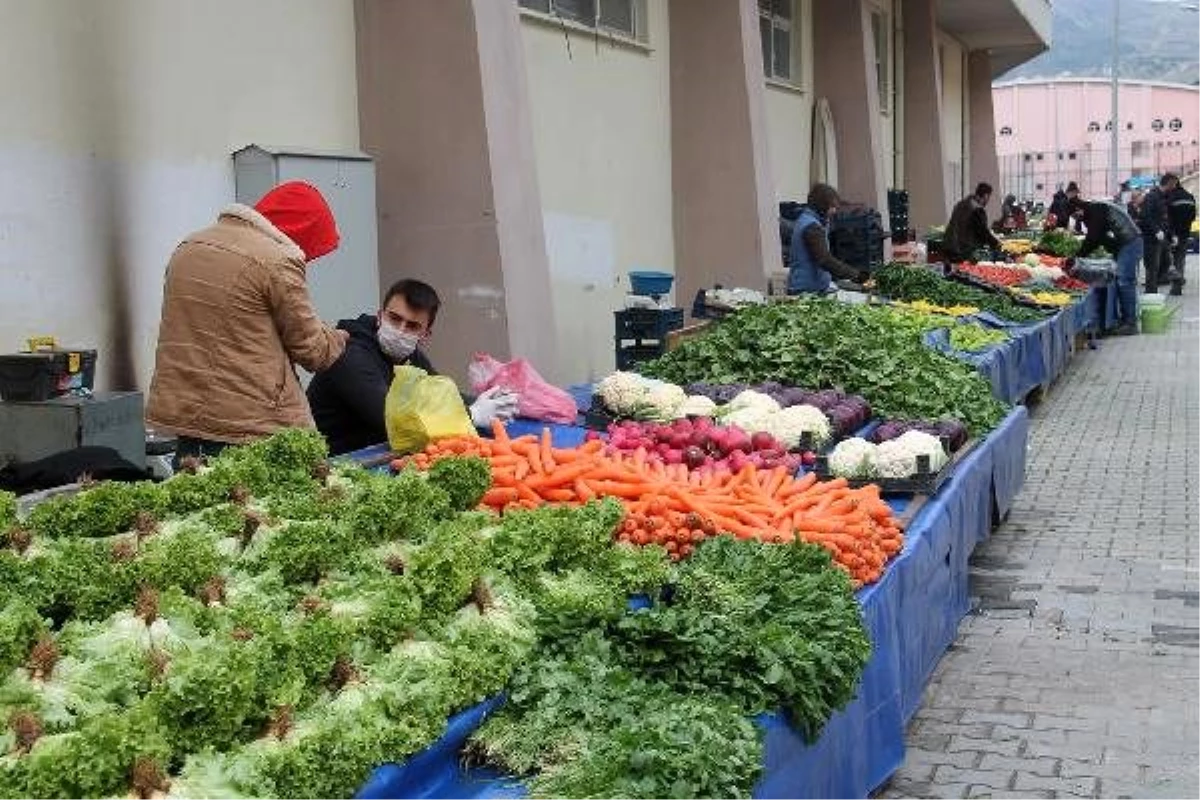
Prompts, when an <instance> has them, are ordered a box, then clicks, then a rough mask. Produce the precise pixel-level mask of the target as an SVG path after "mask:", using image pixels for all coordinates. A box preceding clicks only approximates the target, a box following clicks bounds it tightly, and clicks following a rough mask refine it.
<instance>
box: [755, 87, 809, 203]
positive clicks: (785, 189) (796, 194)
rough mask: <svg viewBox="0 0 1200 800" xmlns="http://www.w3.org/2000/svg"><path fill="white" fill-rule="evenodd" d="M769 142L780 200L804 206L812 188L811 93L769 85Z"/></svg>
mask: <svg viewBox="0 0 1200 800" xmlns="http://www.w3.org/2000/svg"><path fill="white" fill-rule="evenodd" d="M765 100H766V109H767V142H768V150H767V152H768V153H769V154H770V159H771V179H772V185H773V187H774V189H775V196H776V197H777V198H778V199H779V200H796V201H798V202H801V203H802V202H804V198H805V197H806V196H807V195H808V190H809V188H810V187H811V186H812V182H811V180H810V178H809V174H810V171H811V170H810V164H809V161H810V158H809V153H810V152H811V151H812V120H813V101H812V93H811V92H798V91H796V90H794V89H790V88H782V87H779V86H774V85H771V84H768V85H767V87H766V97H765Z"/></svg>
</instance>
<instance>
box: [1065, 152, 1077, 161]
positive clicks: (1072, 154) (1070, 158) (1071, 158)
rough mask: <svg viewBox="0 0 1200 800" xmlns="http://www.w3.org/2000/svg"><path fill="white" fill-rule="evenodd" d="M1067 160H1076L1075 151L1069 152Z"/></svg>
mask: <svg viewBox="0 0 1200 800" xmlns="http://www.w3.org/2000/svg"><path fill="white" fill-rule="evenodd" d="M1067 160H1068V161H1074V160H1075V154H1074V153H1067Z"/></svg>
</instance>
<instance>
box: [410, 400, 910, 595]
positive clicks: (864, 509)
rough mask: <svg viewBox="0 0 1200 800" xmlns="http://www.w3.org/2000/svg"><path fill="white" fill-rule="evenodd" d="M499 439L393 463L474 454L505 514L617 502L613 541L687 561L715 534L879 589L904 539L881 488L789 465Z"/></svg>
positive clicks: (431, 450) (501, 433)
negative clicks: (819, 559) (619, 511)
mask: <svg viewBox="0 0 1200 800" xmlns="http://www.w3.org/2000/svg"><path fill="white" fill-rule="evenodd" d="M493 436H494V438H492V439H483V438H479V437H474V436H463V437H449V438H444V439H439V440H437V441H436V442H432V443H430V444H429V446H428V447H426V448H425V450H423V451H421V452H419V453H416V454H415V455H412V456H409V457H407V458H402V459H397V460H396V461H394V462H392V467H393V469H402V468H404V467H405V466H408V465H412V466H415V467H416V468H418V469H427V468H428V467H429V466H430V465H431V464H432V463H433V462H434V461H436V460H438V459H439V458H445V457H448V456H458V455H474V456H479V457H481V458H485V459H487V460H488V461H489V463H490V465H491V469H492V488H491V489H489V490H488V492H487V494H485V495H484V497H483V500H482V503H481V505H482V506H484V507H486V508H491V509H494V510H496V511H498V512H502V511H504V510H507V509H510V508H534V507H537V506H539V505H542V504H545V503H567V504H581V503H585V502H587V501H589V500H593V499H595V498H597V497H616V498H618V499H620V500H621V502H622V503H623V504H624V505H625V508H626V511H627V515H626V517H625V519H624V520H623V521H622V523H621V525H620V526H619V527H618V529H617V531H616V533H615V534H614V535H615V536H616V537H617V538H618V539H620V540H621V541H628V542H630V543H633V544H641V545H644V544H652V543H653V544H660V545H662V546H663V547H665V548H666V549H667V550H668V551H669V552H670V553H671V556H672V558H683V557H686V556H687V555H688V554H690V553H691V552H692V549H693V548H694V547H695V545H696V544H697V543H699V542H700V541H703V540H704V539H705V538H707V537H709V536H715V535H719V534H721V533H728V534H731V535H733V536H737V537H738V538H742V539H751V538H752V539H758V540H760V541H764V542H788V541H793V540H794V539H795V538H796V537H799V538H800V539H802V540H804V541H806V542H811V543H814V544H819V545H821V546H823V547H825V548H827V549H828V550H829V551H830V553H831V554H832V555H833V558H834V561H835V562H836V563H837V564H839V565H840V566H841V567H842V568H843V569H845V570H846V571H847V572H848V573H849V575H850V577H851V578H852V579H853V580H854V582H855V583H856V584H858V585H862V584H867V583H873V582H874V581H877V580H878V579H879V577H880V576H881V575H882V574H883V570H884V565H885V564H886V563H887V560H888V559H889V558H890V557H891V556H893V555H895V554H896V553H898V552H899V551H900V548H901V547H902V546H903V543H904V537H903V534H902V532H901V525H900V523H899V522H898V520H897V519H896V517H895V515H894V514H893V512H892V510H891V507H890V506H888V504H887V503H885V502H884V501H883V499H882V498H881V497H880V494H879V487H878V486H873V485H871V486H865V487H862V488H858V489H852V488H850V487H849V486H848V485H847V483H846V481H845V479H842V478H835V479H833V480H829V481H818V480H817V477H816V475H815V474H813V473H808V474H806V475H804V476H803V477H800V478H796V477H795V476H793V475H792V474H790V473H789V471H788V470H787V469H786V468H785V467H777V468H775V469H771V470H758V469H755V468H754V467H753V466H746V467H744V468H743V469H742V470H740V471H739V472H737V473H732V472H728V471H718V472H713V473H708V474H704V475H701V474H700V473H698V472H689V471H688V469H687V467H686V466H684V465H683V464H662V463H658V462H656V461H655V460H653V459H647V457H646V455H647V454H646V452H645V451H644V450H637V451H635V452H633V453H606V452H605V451H604V445H603V443H602V442H600V441H590V442H587V443H585V444H583V445H581V446H580V447H575V448H555V447H553V446H552V445H551V441H550V432H549V430H543V431H542V435H541V436H540V437H538V436H533V435H527V436H521V437H518V438H510V437H509V436H508V434H507V432H506V431H505V430H504V427H503V426H502V425H500V424H496V425H494V426H493Z"/></svg>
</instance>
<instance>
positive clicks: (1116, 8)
mask: <svg viewBox="0 0 1200 800" xmlns="http://www.w3.org/2000/svg"><path fill="white" fill-rule="evenodd" d="M1112 23H1113V36H1112V120H1111V124H1112V144H1111V148H1112V152H1111V153H1109V160H1108V170H1109V175H1108V179H1109V185H1110V186H1111V187H1112V195H1113V196H1114V197H1115V196H1116V195H1118V194H1120V192H1121V178H1120V174H1121V173H1120V154H1119V151H1118V149H1117V148H1118V147H1119V146H1120V144H1121V120H1120V119H1118V118H1117V111H1118V104H1117V91H1118V89H1119V84H1118V81H1117V74H1118V73H1119V72H1120V69H1121V47H1120V38H1121V37H1120V30H1121V0H1113V18H1112Z"/></svg>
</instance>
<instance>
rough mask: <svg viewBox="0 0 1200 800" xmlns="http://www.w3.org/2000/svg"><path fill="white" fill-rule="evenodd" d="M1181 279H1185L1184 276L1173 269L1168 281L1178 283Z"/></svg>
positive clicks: (1168, 274) (1168, 275) (1169, 273)
mask: <svg viewBox="0 0 1200 800" xmlns="http://www.w3.org/2000/svg"><path fill="white" fill-rule="evenodd" d="M1181 278H1183V276H1182V275H1180V274H1179V270H1175V269H1173V270H1171V271H1169V272H1168V273H1167V280H1169V281H1177V280H1180V279H1181Z"/></svg>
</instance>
